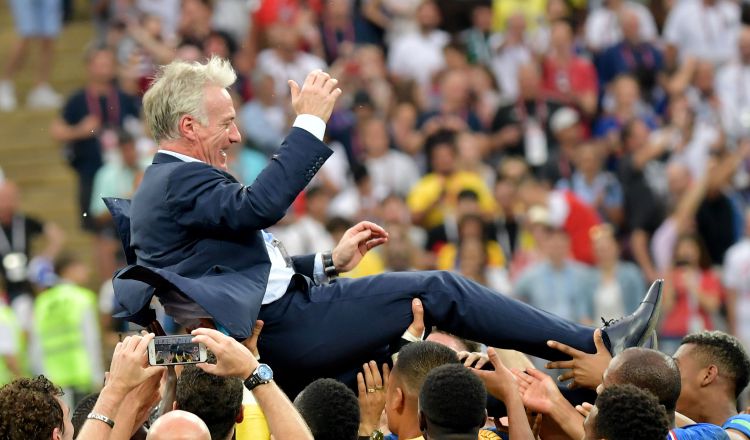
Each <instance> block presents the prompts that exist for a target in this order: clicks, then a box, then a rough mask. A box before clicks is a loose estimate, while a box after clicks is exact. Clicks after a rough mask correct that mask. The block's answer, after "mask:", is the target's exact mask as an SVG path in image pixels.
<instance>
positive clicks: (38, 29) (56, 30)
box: [0, 0, 63, 112]
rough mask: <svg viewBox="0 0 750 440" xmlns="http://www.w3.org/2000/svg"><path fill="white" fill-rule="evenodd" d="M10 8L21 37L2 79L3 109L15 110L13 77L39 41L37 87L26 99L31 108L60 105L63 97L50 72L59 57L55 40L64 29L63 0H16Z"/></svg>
mask: <svg viewBox="0 0 750 440" xmlns="http://www.w3.org/2000/svg"><path fill="white" fill-rule="evenodd" d="M9 3H10V9H11V12H12V14H13V22H14V23H15V26H16V33H17V34H18V36H19V37H20V38H19V39H18V41H16V42H15V43H14V45H13V47H12V49H11V52H10V56H9V57H8V61H7V64H6V65H5V70H4V72H3V75H2V77H1V78H0V112H3V111H5V112H7V111H13V110H15V109H16V107H17V105H18V104H17V101H16V92H15V87H14V86H13V82H12V81H13V77H14V76H15V75H16V74H17V73H18V71H19V70H20V69H21V66H22V65H23V63H24V61H25V59H26V57H27V56H28V54H29V46H30V45H31V43H32V42H35V41H38V42H39V46H40V55H39V65H38V66H37V70H36V78H35V86H34V88H33V89H32V90H31V92H29V95H28V96H27V98H26V105H27V106H28V107H29V108H37V109H45V108H58V107H60V105H61V104H62V101H63V99H62V97H61V96H60V95H58V94H57V93H56V92H55V91H54V90H53V89H52V86H50V84H49V75H50V73H52V66H53V62H54V59H55V40H57V36H58V35H59V34H60V29H61V28H62V2H61V0H34V1H30V0H13V1H11V2H9Z"/></svg>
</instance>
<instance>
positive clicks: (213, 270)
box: [109, 58, 661, 394]
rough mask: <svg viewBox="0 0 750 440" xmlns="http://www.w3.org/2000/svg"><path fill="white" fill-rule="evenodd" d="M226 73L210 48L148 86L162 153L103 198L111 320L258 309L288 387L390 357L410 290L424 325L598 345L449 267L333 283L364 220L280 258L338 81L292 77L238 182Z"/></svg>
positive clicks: (529, 346)
mask: <svg viewBox="0 0 750 440" xmlns="http://www.w3.org/2000/svg"><path fill="white" fill-rule="evenodd" d="M234 80H235V74H234V71H233V70H232V69H231V67H230V65H229V63H228V62H227V61H224V60H221V59H218V58H213V59H211V60H209V61H208V63H207V64H205V65H201V64H198V63H193V64H188V63H184V62H173V63H171V64H169V65H168V66H165V67H164V68H163V70H162V71H161V72H160V74H159V76H158V77H157V79H156V81H155V82H154V83H153V85H152V86H151V88H150V89H149V91H148V92H147V93H146V94H145V96H144V99H143V105H144V116H145V119H146V123H147V124H148V126H149V129H150V131H151V134H152V135H153V137H154V138H155V139H156V141H157V142H158V143H159V148H160V150H159V152H158V153H157V154H156V156H155V157H154V161H153V165H151V166H150V167H149V168H148V169H147V170H146V172H145V175H144V177H143V182H142V183H141V186H140V188H139V189H138V191H137V192H136V194H135V196H134V197H133V200H132V204H129V203H128V202H127V201H124V200H109V206H110V209H111V210H112V211H113V215H114V217H115V219H116V222H117V223H118V225H119V227H120V233H121V235H122V236H123V241H124V244H125V247H126V253H127V254H128V258H129V263H131V264H130V266H128V267H126V268H124V269H123V270H121V271H119V272H118V273H117V274H116V275H115V278H114V287H115V294H116V297H117V301H118V302H119V304H118V306H119V307H118V310H119V314H118V315H116V316H119V317H126V318H129V319H130V320H133V321H135V322H140V323H142V324H144V323H146V324H147V322H143V321H144V311H147V310H148V305H149V302H150V300H151V298H152V296H153V295H154V294H156V295H157V296H159V298H160V300H161V302H162V303H163V304H164V306H165V308H166V310H167V313H169V314H170V315H172V316H173V317H175V319H177V321H178V322H180V323H181V324H183V325H185V326H186V327H188V328H190V327H195V326H198V325H201V323H205V322H206V320H211V321H212V323H213V324H214V325H215V326H216V327H217V328H218V329H219V330H221V331H223V332H225V333H227V334H229V335H230V336H233V337H235V338H238V339H244V338H247V337H249V336H250V332H251V329H252V327H253V324H254V323H255V321H256V319H258V318H259V319H261V320H263V321H264V322H265V325H264V328H263V335H262V337H261V339H260V342H259V348H260V352H261V353H262V354H263V356H264V359H265V360H266V361H267V362H268V363H269V364H271V365H272V366H273V367H274V369H275V378H276V380H277V381H279V383H280V384H282V386H284V387H285V389H286V390H287V392H288V393H290V394H293V392H295V391H298V390H299V389H301V388H302V387H304V385H305V384H307V383H309V382H310V381H311V380H312V379H314V378H316V377H339V378H342V379H346V378H347V377H348V378H353V377H354V376H353V375H352V373H353V372H354V371H356V370H357V369H358V367H359V366H361V365H362V363H363V362H364V361H367V360H369V359H372V358H373V357H374V356H376V355H377V356H380V355H382V356H383V358H384V357H385V356H387V355H388V354H389V350H390V348H391V347H393V344H394V343H396V342H397V341H398V340H399V337H400V335H401V334H402V333H403V331H404V329H406V328H407V326H408V325H409V323H410V322H411V319H412V317H411V306H410V305H411V302H412V299H413V298H415V297H419V298H421V300H422V303H423V305H424V310H425V319H426V321H427V325H428V328H430V326H431V325H436V326H438V327H440V328H441V329H443V330H445V331H449V332H451V333H455V334H457V335H460V336H463V337H466V338H469V339H473V340H478V341H482V342H484V343H486V344H488V345H492V346H498V347H505V348H513V349H517V350H521V351H524V352H527V353H529V354H532V355H536V356H540V357H544V358H547V359H560V358H561V354H560V353H559V352H557V351H554V350H552V349H550V348H549V347H548V346H547V344H546V341H547V340H550V339H555V340H557V341H561V342H563V343H565V344H566V345H569V346H571V347H574V348H577V349H580V350H583V351H587V352H594V351H595V346H594V343H593V337H592V334H593V329H592V328H589V327H585V326H581V325H578V324H575V323H572V322H568V321H565V320H563V319H561V318H559V317H557V316H554V315H551V314H549V313H546V312H543V311H541V310H537V309H535V308H533V307H530V306H528V305H526V304H523V303H521V302H518V301H515V300H513V299H510V298H507V297H505V296H503V295H499V294H498V293H496V292H494V291H491V290H489V289H487V288H486V287H484V286H481V285H479V284H477V283H474V282H472V281H469V280H467V279H465V278H463V277H460V276H458V275H455V274H452V273H448V272H405V273H386V274H382V275H377V276H372V277H367V278H361V279H340V280H335V277H336V275H337V274H338V273H340V272H346V271H348V270H351V269H352V268H354V267H355V266H356V265H357V263H359V261H360V260H361V259H362V257H363V256H364V255H365V253H366V252H367V251H369V250H370V249H372V248H374V247H376V246H379V245H381V244H384V243H386V242H387V241H388V233H387V232H386V231H385V230H383V229H382V228H381V227H380V226H378V225H376V224H374V223H370V222H361V223H359V224H357V225H356V226H354V227H353V228H351V229H349V230H348V231H347V232H346V233H345V234H344V237H343V238H342V239H341V241H340V242H339V243H338V245H337V246H336V247H335V248H334V249H333V250H332V251H331V252H327V253H323V254H318V255H307V256H288V255H287V254H286V252H285V251H284V248H283V245H282V244H281V243H279V242H278V240H276V239H274V238H273V236H272V235H271V234H269V233H267V232H266V231H264V228H267V227H269V226H272V225H273V224H274V223H276V222H277V221H278V220H279V219H281V218H282V216H283V215H284V213H285V212H286V210H287V208H288V207H289V206H290V204H291V203H292V201H293V200H294V199H295V197H297V195H298V194H299V193H300V191H302V190H303V189H304V188H305V186H306V185H307V184H308V183H309V181H310V179H312V177H313V176H314V175H315V173H316V172H317V171H318V169H320V167H321V165H322V164H323V162H325V160H326V158H328V156H330V154H331V150H330V149H329V148H328V147H327V146H326V145H325V144H324V143H323V142H322V139H323V134H324V131H325V123H326V121H327V120H328V118H329V117H330V115H331V112H332V110H333V106H334V103H335V101H336V99H337V98H338V96H339V95H340V94H341V90H340V89H338V88H337V87H336V85H337V81H336V80H335V79H333V78H331V77H330V76H329V75H328V74H326V73H324V72H321V71H313V72H312V73H310V74H309V75H308V77H307V79H306V80H305V83H304V84H303V85H302V86H301V87H300V86H299V85H297V84H296V83H295V82H293V81H290V83H289V85H290V87H291V94H292V105H293V107H294V110H295V111H296V113H297V115H298V116H297V119H296V120H295V122H294V125H293V128H292V129H291V131H290V132H289V135H288V136H287V137H286V139H285V140H284V142H283V144H282V146H281V148H280V149H279V150H278V152H277V153H276V154H274V156H273V157H272V159H271V161H270V163H269V165H268V166H267V167H266V169H265V170H264V171H263V172H262V173H261V174H260V175H259V176H258V178H257V179H256V181H255V182H254V183H253V184H252V185H250V186H244V185H242V184H240V183H238V182H237V181H236V180H235V179H234V177H232V176H231V175H230V174H229V173H228V172H227V159H226V150H227V149H228V148H230V147H231V146H232V145H233V144H236V143H239V142H240V133H239V131H238V129H237V125H236V124H235V110H234V106H233V104H232V99H231V97H230V95H229V93H228V92H227V90H226V89H227V87H229V86H230V85H231V84H232V83H233V82H234ZM128 220H129V221H128ZM334 280H335V281H334ZM655 287H656V288H654V289H652V291H650V292H649V294H648V295H647V298H646V299H645V300H644V302H643V303H642V304H641V306H640V307H639V309H638V310H637V311H636V313H634V314H633V315H630V316H628V317H625V318H623V319H621V320H619V321H618V322H616V323H615V324H612V325H609V326H607V327H606V328H605V329H604V339H605V342H606V343H607V344H608V348H609V349H610V351H613V352H617V351H619V350H621V349H622V348H623V347H625V346H631V345H637V344H640V343H642V342H643V341H644V340H645V339H647V338H648V337H649V336H650V334H651V333H652V332H653V328H654V325H655V322H656V317H657V315H658V309H659V307H658V303H659V297H660V292H661V289H660V287H661V285H660V284H659V283H657V284H655ZM550 294H554V292H550Z"/></svg>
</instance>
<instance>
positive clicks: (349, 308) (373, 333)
mask: <svg viewBox="0 0 750 440" xmlns="http://www.w3.org/2000/svg"><path fill="white" fill-rule="evenodd" d="M294 284H296V285H297V286H295V285H294ZM550 295H554V292H550ZM415 297H418V298H420V299H421V300H422V303H423V305H424V310H425V324H426V325H427V327H428V328H430V326H433V325H434V326H437V327H438V328H439V329H441V330H444V331H447V332H450V333H453V334H455V335H458V336H461V337H463V338H467V339H471V340H475V341H479V342H482V343H484V344H487V345H490V346H493V347H498V348H507V349H513V350H518V351H521V352H524V353H527V354H530V355H533V356H537V357H541V358H545V359H549V360H560V359H564V358H565V356H564V355H563V354H562V353H560V352H558V351H556V350H552V349H550V348H549V347H547V341H548V340H550V339H553V340H557V341H560V342H562V343H564V344H567V345H569V346H571V347H574V348H576V349H579V350H582V351H585V352H589V353H594V352H595V351H596V349H595V346H594V342H593V336H592V335H593V329H592V328H591V327H586V326H583V325H580V324H576V323H573V322H570V321H567V320H565V319H562V318H560V317H558V316H555V315H553V314H550V313H547V312H545V311H542V310H539V309H536V308H534V307H532V306H529V305H528V304H525V303H523V302H520V301H517V300H515V299H513V298H509V297H507V296H503V295H501V294H499V293H497V292H495V291H493V290H491V289H488V288H487V287H484V286H482V285H480V284H478V283H475V282H473V281H471V280H468V279H466V278H464V277H462V276H460V275H456V274H454V273H451V272H443V271H429V272H394V273H385V274H382V275H375V276H370V277H365V278H358V279H339V280H337V281H336V282H334V283H331V284H329V285H324V286H307V284H305V283H299V282H298V283H293V285H292V286H290V289H289V291H288V292H287V293H286V294H285V295H284V296H283V297H282V298H280V299H279V300H277V301H275V302H273V303H271V304H268V305H265V306H263V307H262V308H261V311H260V316H259V319H262V320H263V321H264V323H265V326H264V328H263V332H262V333H261V337H260V341H259V349H260V353H261V356H262V358H263V361H264V362H266V363H268V364H269V365H271V367H272V368H273V369H274V372H275V378H276V380H277V382H278V383H279V384H280V386H282V388H284V390H285V391H286V392H287V394H289V395H290V397H294V396H295V395H296V393H298V392H299V391H301V389H302V388H303V387H304V386H305V385H306V384H308V383H309V382H311V381H312V380H314V379H316V378H319V377H334V378H337V379H340V380H342V381H344V382H345V383H347V384H349V385H352V384H353V380H354V378H355V375H356V372H357V371H358V370H360V369H361V367H362V364H363V363H365V362H367V361H369V360H371V359H375V360H378V361H381V362H382V361H385V360H387V359H388V355H389V353H390V351H389V346H390V345H391V344H393V343H395V342H396V341H398V340H399V339H400V336H401V335H402V334H403V333H404V331H405V330H406V328H407V327H408V326H409V324H410V323H411V322H412V312H411V301H412V299H413V298H415Z"/></svg>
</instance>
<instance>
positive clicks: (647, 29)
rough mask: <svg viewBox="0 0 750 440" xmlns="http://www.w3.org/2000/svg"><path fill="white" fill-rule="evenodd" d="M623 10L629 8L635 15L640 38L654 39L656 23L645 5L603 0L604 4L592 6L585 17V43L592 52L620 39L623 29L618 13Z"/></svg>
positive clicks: (627, 1)
mask: <svg viewBox="0 0 750 440" xmlns="http://www.w3.org/2000/svg"><path fill="white" fill-rule="evenodd" d="M624 10H630V11H631V13H632V14H635V16H636V17H637V19H638V35H639V37H640V40H642V41H655V40H656V37H657V34H656V23H655V22H654V17H653V16H652V15H651V12H650V11H649V10H648V8H647V7H646V6H644V5H643V4H641V3H638V2H635V1H629V0H604V4H603V5H602V6H599V7H594V9H593V10H592V11H591V12H590V13H589V16H588V18H587V19H586V45H587V46H588V47H589V48H590V49H591V50H592V51H593V52H599V51H602V50H605V49H607V48H608V47H610V46H613V45H615V44H617V42H618V41H620V40H621V39H622V36H623V34H624V33H625V29H624V28H623V27H622V23H621V22H620V20H619V15H620V14H622V13H623V12H624Z"/></svg>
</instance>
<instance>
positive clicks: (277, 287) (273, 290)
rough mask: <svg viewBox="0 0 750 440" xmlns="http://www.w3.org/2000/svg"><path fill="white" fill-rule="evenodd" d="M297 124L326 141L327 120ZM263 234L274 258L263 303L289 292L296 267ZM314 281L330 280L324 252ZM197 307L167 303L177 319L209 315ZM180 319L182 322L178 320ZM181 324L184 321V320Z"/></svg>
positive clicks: (305, 118) (313, 118) (304, 119)
mask: <svg viewBox="0 0 750 440" xmlns="http://www.w3.org/2000/svg"><path fill="white" fill-rule="evenodd" d="M293 127H297V128H301V129H303V130H306V131H308V132H309V133H311V134H312V135H313V136H315V137H316V138H318V139H319V140H321V141H322V140H323V134H324V133H325V130H326V124H325V122H323V120H322V119H320V118H319V117H317V116H313V115H299V116H297V118H296V119H295V120H294V124H293ZM158 152H159V153H162V154H168V155H170V156H173V157H176V158H178V159H180V160H182V161H184V162H202V161H201V160H199V159H196V158H194V157H191V156H187V155H185V154H181V153H177V152H175V151H170V150H161V149H160V150H159V151H158ZM261 233H262V234H263V240H264V241H265V243H266V251H267V252H268V258H269V259H270V260H271V271H270V273H269V274H268V284H267V285H266V292H265V294H264V295H263V304H270V303H272V302H274V301H276V300H278V299H279V298H281V297H282V296H284V293H286V289H287V288H288V287H289V282H290V281H291V280H292V276H293V275H294V268H293V267H291V266H290V265H289V264H287V257H285V256H284V251H282V249H283V245H280V244H279V243H280V242H278V241H276V240H275V239H274V236H273V234H271V233H269V232H266V231H261ZM313 282H315V283H316V284H325V283H327V282H328V277H326V275H325V272H324V270H323V258H322V256H321V254H316V255H315V266H314V268H313ZM196 306H197V304H195V303H192V304H189V305H188V304H180V303H179V302H176V303H175V304H173V305H165V309H167V311H168V313H169V314H170V315H171V316H173V317H174V318H175V320H178V318H177V316H175V315H184V314H188V315H193V316H191V317H195V315H196V314H197V315H199V316H200V317H205V316H207V315H206V312H205V311H202V313H200V312H199V311H198V310H197V309H196V308H195V307H196ZM178 322H180V321H179V320H178ZM180 323H181V324H183V323H182V322H180ZM183 325H185V324H183Z"/></svg>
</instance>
